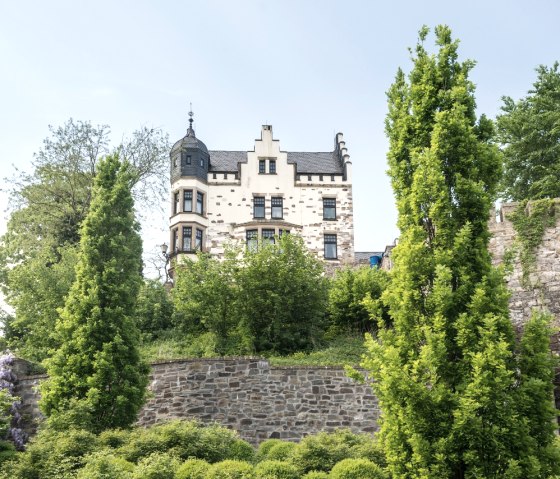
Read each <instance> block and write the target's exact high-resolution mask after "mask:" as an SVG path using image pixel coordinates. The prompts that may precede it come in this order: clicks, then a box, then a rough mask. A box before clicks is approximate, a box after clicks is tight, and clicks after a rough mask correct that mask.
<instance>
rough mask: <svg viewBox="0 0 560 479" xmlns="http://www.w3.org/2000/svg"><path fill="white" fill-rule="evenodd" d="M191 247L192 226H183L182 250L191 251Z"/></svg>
mask: <svg viewBox="0 0 560 479" xmlns="http://www.w3.org/2000/svg"><path fill="white" fill-rule="evenodd" d="M191 248H192V228H191V227H190V226H183V251H191Z"/></svg>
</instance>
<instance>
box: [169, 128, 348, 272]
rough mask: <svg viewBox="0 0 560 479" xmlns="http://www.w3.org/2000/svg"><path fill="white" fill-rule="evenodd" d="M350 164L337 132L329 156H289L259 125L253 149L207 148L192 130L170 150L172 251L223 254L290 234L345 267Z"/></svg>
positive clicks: (270, 131) (340, 136)
mask: <svg viewBox="0 0 560 479" xmlns="http://www.w3.org/2000/svg"><path fill="white" fill-rule="evenodd" d="M351 166H352V164H351V162H350V157H349V155H348V153H347V149H346V146H345V142H344V140H343V137H342V133H338V134H337V135H336V137H335V146H334V149H333V151H330V152H320V153H313V152H287V151H282V150H281V149H280V143H279V141H278V140H274V139H273V136H272V127H271V126H270V125H263V127H262V130H261V139H259V140H256V141H255V147H254V150H253V151H247V152H241V151H212V150H210V151H208V150H207V149H206V146H205V145H204V144H203V143H202V142H201V141H200V140H198V139H197V138H196V137H195V135H194V131H193V130H192V127H191V128H189V130H188V133H187V136H186V137H185V138H183V139H182V140H180V141H178V142H177V143H176V144H175V145H174V147H173V149H172V151H171V173H172V174H171V177H172V192H171V204H172V209H171V218H170V233H171V246H172V248H171V251H172V253H173V254H179V255H180V254H183V253H186V254H188V253H192V252H194V251H196V249H202V250H203V251H207V252H209V253H211V254H216V255H221V254H222V253H223V251H224V246H225V245H226V244H227V243H237V244H239V243H242V244H248V246H249V247H252V244H253V243H252V239H254V238H257V237H258V238H262V237H272V236H278V235H282V234H284V233H286V232H289V233H291V234H298V235H300V236H301V237H302V238H303V239H304V241H305V244H306V246H307V247H308V248H309V250H310V251H311V252H313V253H314V254H316V255H317V256H318V257H319V258H322V259H325V261H328V262H329V263H332V264H333V265H341V264H351V263H353V262H354V222H353V205H352V181H351V180H352V177H351ZM195 167H196V168H195ZM197 198H198V201H197ZM263 206H264V207H263Z"/></svg>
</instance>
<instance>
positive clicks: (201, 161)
mask: <svg viewBox="0 0 560 479" xmlns="http://www.w3.org/2000/svg"><path fill="white" fill-rule="evenodd" d="M200 166H201V167H202V168H204V158H202V157H201V158H200Z"/></svg>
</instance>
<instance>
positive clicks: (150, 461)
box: [132, 452, 180, 479]
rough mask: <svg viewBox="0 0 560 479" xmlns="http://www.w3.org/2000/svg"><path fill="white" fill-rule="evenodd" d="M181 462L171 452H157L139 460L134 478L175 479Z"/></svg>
mask: <svg viewBox="0 0 560 479" xmlns="http://www.w3.org/2000/svg"><path fill="white" fill-rule="evenodd" d="M179 464H180V463H179V461H178V460H177V459H176V458H175V457H173V456H171V455H170V454H167V453H161V452H156V453H154V454H151V455H149V456H148V457H145V458H143V459H141V460H140V461H139V462H138V465H137V466H136V468H135V469H134V474H133V475H132V478H133V479H173V478H174V477H175V471H176V470H177V469H178V468H179Z"/></svg>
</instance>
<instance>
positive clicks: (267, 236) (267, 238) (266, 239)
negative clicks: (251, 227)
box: [262, 229, 274, 244]
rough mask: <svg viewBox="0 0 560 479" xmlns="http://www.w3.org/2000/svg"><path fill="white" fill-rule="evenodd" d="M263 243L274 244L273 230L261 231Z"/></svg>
mask: <svg viewBox="0 0 560 479" xmlns="http://www.w3.org/2000/svg"><path fill="white" fill-rule="evenodd" d="M262 238H263V243H271V244H274V230H273V229H263V230H262Z"/></svg>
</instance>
